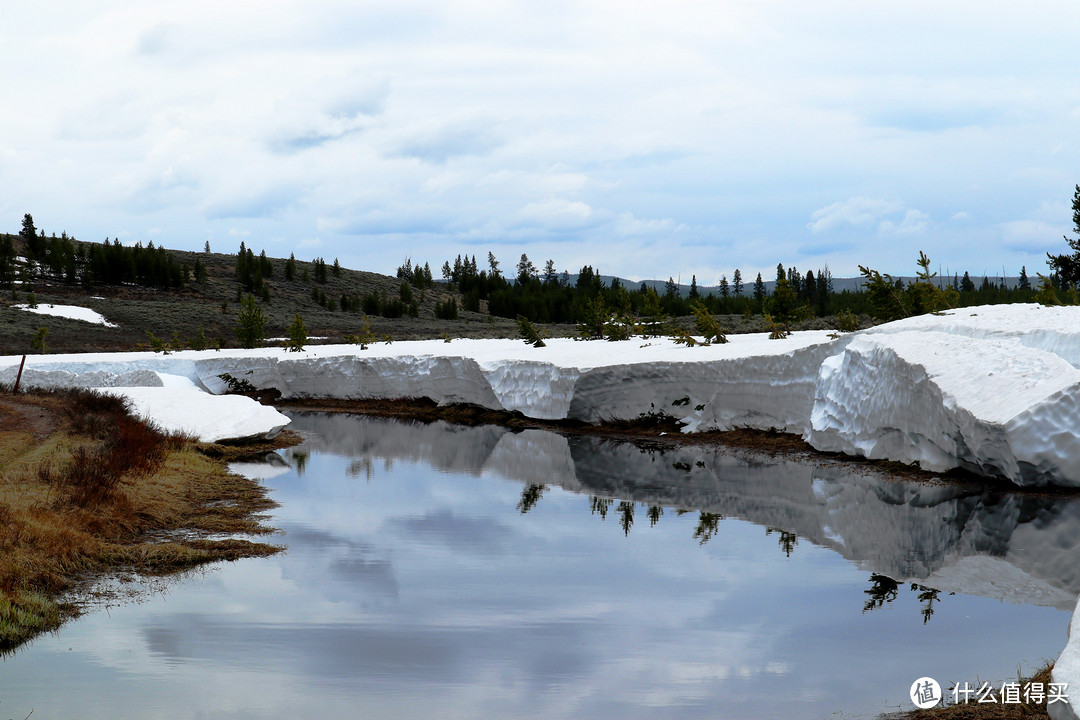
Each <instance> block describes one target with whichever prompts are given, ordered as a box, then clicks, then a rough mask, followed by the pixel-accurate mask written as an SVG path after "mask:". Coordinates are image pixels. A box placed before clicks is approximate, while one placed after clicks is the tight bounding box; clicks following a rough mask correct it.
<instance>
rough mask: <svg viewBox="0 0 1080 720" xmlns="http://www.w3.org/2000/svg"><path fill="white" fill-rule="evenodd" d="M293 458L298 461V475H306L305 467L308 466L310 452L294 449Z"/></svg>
mask: <svg viewBox="0 0 1080 720" xmlns="http://www.w3.org/2000/svg"><path fill="white" fill-rule="evenodd" d="M292 459H293V461H294V462H295V463H296V477H304V468H305V467H307V461H308V454H307V453H306V452H296V451H295V450H294V451H293V454H292Z"/></svg>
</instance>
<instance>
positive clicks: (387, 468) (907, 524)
mask: <svg viewBox="0 0 1080 720" xmlns="http://www.w3.org/2000/svg"><path fill="white" fill-rule="evenodd" d="M292 416H293V418H294V426H293V427H295V428H296V429H299V430H302V431H304V432H305V433H310V435H307V437H309V438H310V439H309V440H308V441H307V442H305V444H304V445H302V446H298V447H295V448H292V449H289V450H286V451H282V452H281V453H278V454H276V455H273V456H270V457H268V458H264V459H263V460H262V461H260V462H255V463H248V464H244V465H241V466H238V468H237V469H238V470H242V471H244V472H247V473H252V474H255V475H258V476H260V477H262V478H264V481H265V482H266V483H267V485H269V486H270V487H272V488H273V489H274V492H273V497H274V499H275V500H277V501H278V502H279V503H280V504H281V507H280V508H278V509H277V510H275V511H274V517H273V524H274V525H275V526H277V527H279V528H281V529H282V530H283V531H284V535H283V536H282V538H281V541H282V542H283V543H286V544H287V545H288V552H287V553H283V554H280V555H278V556H275V557H272V558H262V559H253V560H244V561H239V562H235V563H225V564H221V565H217V566H214V567H212V568H210V569H209V570H207V571H205V572H201V573H196V574H193V575H191V576H189V577H185V578H182V579H180V580H177V581H173V582H169V583H167V584H165V585H164V586H163V587H159V588H157V589H156V590H153V591H150V592H149V593H146V594H143V595H142V596H141V598H140V601H139V602H127V603H121V604H119V605H117V606H113V607H109V608H107V609H100V610H97V611H94V612H91V613H88V614H87V615H86V616H84V617H83V618H81V619H79V620H78V621H76V622H72V623H69V624H68V625H67V626H65V627H64V628H62V629H61V631H60V632H59V633H57V634H56V635H52V636H46V637H42V638H40V639H38V640H37V641H36V642H34V643H33V644H32V645H30V646H28V647H26V648H24V649H23V650H20V651H19V652H18V653H16V654H15V655H13V656H11V657H8V658H7V659H6V660H4V662H3V669H2V676H0V678H2V679H0V714H2V715H3V717H5V718H8V717H11V718H23V717H25V716H26V715H27V714H28V713H30V712H31V710H33V711H34V714H33V718H34V720H38V719H39V718H68V717H80V718H111V719H116V718H133V719H134V718H139V719H145V718H159V717H160V718H203V717H213V718H233V717H236V718H290V719H292V718H298V717H320V718H356V717H370V718H424V719H425V720H427V719H428V718H432V717H438V718H481V717H484V718H486V717H492V718H497V717H515V718H645V717H649V718H653V717H659V716H663V717H675V718H785V719H787V718H821V717H830V718H838V717H839V718H856V717H873V716H874V715H876V714H877V713H880V712H885V711H889V710H895V709H900V708H902V709H909V708H910V707H911V704H910V702H909V700H908V691H909V688H910V686H911V683H912V682H913V681H914V680H915V679H916V678H918V677H920V676H926V675H928V676H931V677H935V678H936V679H937V680H938V681H939V682H941V684H942V685H943V686H948V685H950V684H951V683H953V682H960V681H972V682H974V681H975V680H976V679H981V680H994V681H997V682H998V683H999V684H1000V682H1001V681H1002V680H1008V679H1015V678H1016V672H1017V666H1018V664H1019V665H1021V666H1023V667H1024V669H1028V668H1030V667H1032V666H1034V665H1037V664H1039V663H1040V662H1041V661H1043V660H1052V659H1054V658H1056V657H1057V655H1058V653H1059V652H1060V651H1061V649H1062V647H1063V646H1064V644H1065V641H1066V630H1067V626H1068V622H1069V618H1070V613H1071V611H1072V609H1073V605H1074V604H1075V599H1076V597H1077V594H1078V593H1080V577H1078V574H1080V568H1078V567H1077V564H1076V563H1074V562H1070V558H1073V557H1075V544H1076V542H1077V538H1080V532H1078V531H1080V502H1077V501H1075V500H1072V499H1067V498H1066V499H1063V498H1046V497H1037V496H1032V495H1010V494H1001V493H987V492H979V491H975V490H972V489H970V488H967V489H965V488H958V487H947V486H941V487H938V486H926V485H916V484H912V483H906V482H900V481H897V480H894V479H890V478H888V477H884V476H881V475H879V474H877V473H876V472H874V471H871V470H868V469H867V468H865V467H864V466H862V465H858V464H853V463H840V462H832V461H820V460H819V461H815V462H810V461H807V460H797V459H786V458H770V457H767V456H759V455H753V454H750V453H746V452H733V451H730V450H729V451H721V450H718V449H714V448H705V447H696V446H685V447H676V448H660V447H655V448H648V447H644V448H643V447H638V446H635V445H631V444H625V443H614V442H610V441H604V440H601V439H598V438H594V437H564V436H562V435H557V434H554V433H550V432H545V431H540V430H526V431H523V432H512V431H510V430H507V429H505V428H499V427H491V426H481V427H462V426H454V425H448V424H445V423H441V422H438V423H432V424H419V423H407V422H400V421H394V420H385V419H376V418H367V417H359V416H347V415H324V414H318V413H300V412H294V413H292Z"/></svg>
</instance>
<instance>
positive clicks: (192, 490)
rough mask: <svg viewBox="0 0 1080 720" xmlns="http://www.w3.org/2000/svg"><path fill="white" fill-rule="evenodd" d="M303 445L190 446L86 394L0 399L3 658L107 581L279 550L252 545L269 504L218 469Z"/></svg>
mask: <svg viewBox="0 0 1080 720" xmlns="http://www.w3.org/2000/svg"><path fill="white" fill-rule="evenodd" d="M299 441H300V438H299V436H298V435H296V434H295V433H291V432H287V433H283V434H282V435H280V436H279V437H278V438H276V439H275V440H274V441H273V442H268V443H258V444H253V445H250V446H218V445H207V444H204V443H198V442H194V441H192V440H190V439H187V438H183V437H180V436H176V435H169V434H166V433H162V432H160V431H158V430H157V429H156V428H154V427H152V426H150V425H148V424H146V423H145V422H143V421H141V420H139V419H137V418H134V417H133V416H132V415H131V414H130V413H129V412H128V411H127V410H126V409H125V408H124V405H123V403H122V402H120V401H119V400H118V399H117V398H115V397H110V396H101V395H94V394H92V393H86V392H54V393H20V394H19V395H17V396H5V397H2V398H0V464H2V466H3V468H4V472H3V473H2V474H0V518H2V522H0V656H3V655H5V654H8V653H11V652H15V651H17V650H18V648H20V647H22V646H23V645H25V644H26V643H27V642H30V641H32V640H33V639H34V638H35V637H37V636H38V635H40V634H42V633H45V632H52V631H55V630H57V629H59V628H60V626H61V625H63V624H64V623H65V622H66V621H67V620H70V619H72V618H75V617H78V616H79V615H80V614H82V611H83V609H84V608H86V607H89V606H92V605H93V604H94V599H93V597H92V588H93V587H94V586H95V585H99V584H101V583H102V582H103V581H107V580H110V579H113V578H119V577H122V576H124V575H127V574H135V575H139V576H142V577H155V576H168V575H172V574H174V573H177V572H182V571H185V570H189V569H192V568H195V567H198V566H200V565H204V564H207V563H210V562H217V561H220V560H236V559H240V558H245V557H260V556H266V555H271V554H274V553H277V552H280V551H281V550H283V549H284V548H283V546H281V545H276V544H271V543H268V542H262V541H259V540H258V539H257V538H258V537H262V536H268V535H271V534H273V533H275V532H276V530H275V528H273V527H271V526H269V525H267V524H266V523H265V521H266V516H265V515H264V513H265V512H266V511H268V510H270V509H272V508H274V507H276V506H277V504H276V503H275V502H274V501H273V500H271V499H270V497H269V494H268V491H267V489H266V488H265V487H264V486H263V485H262V484H260V483H259V482H257V481H254V480H250V479H248V478H244V477H241V476H238V475H235V474H232V473H230V472H229V471H228V469H227V467H226V462H227V461H228V460H229V459H231V458H233V457H236V456H239V455H241V454H243V455H250V454H252V453H258V452H266V451H270V450H273V449H278V448H281V447H287V446H289V445H292V444H296V443H297V442H299ZM221 535H225V536H228V537H224V538H222V537H220V536H221Z"/></svg>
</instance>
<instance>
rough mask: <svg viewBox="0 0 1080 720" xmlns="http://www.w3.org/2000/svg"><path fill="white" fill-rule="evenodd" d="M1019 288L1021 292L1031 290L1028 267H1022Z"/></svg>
mask: <svg viewBox="0 0 1080 720" xmlns="http://www.w3.org/2000/svg"><path fill="white" fill-rule="evenodd" d="M1017 287H1018V288H1019V289H1021V290H1030V289H1031V281H1030V280H1028V275H1027V265H1022V266H1021V267H1020V281H1019V283H1017Z"/></svg>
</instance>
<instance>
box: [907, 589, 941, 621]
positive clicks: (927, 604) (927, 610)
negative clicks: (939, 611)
mask: <svg viewBox="0 0 1080 720" xmlns="http://www.w3.org/2000/svg"><path fill="white" fill-rule="evenodd" d="M911 589H912V591H914V592H917V593H919V602H921V603H922V606H923V608H922V624H923V625H925V624H926V623H927V622H929V621H930V618H931V617H933V616H934V603H935V602H937V600H938V593H939V592H940V591H939V590H935V589H934V588H928V587H923V586H922V585H916V584H915V583H911Z"/></svg>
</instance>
